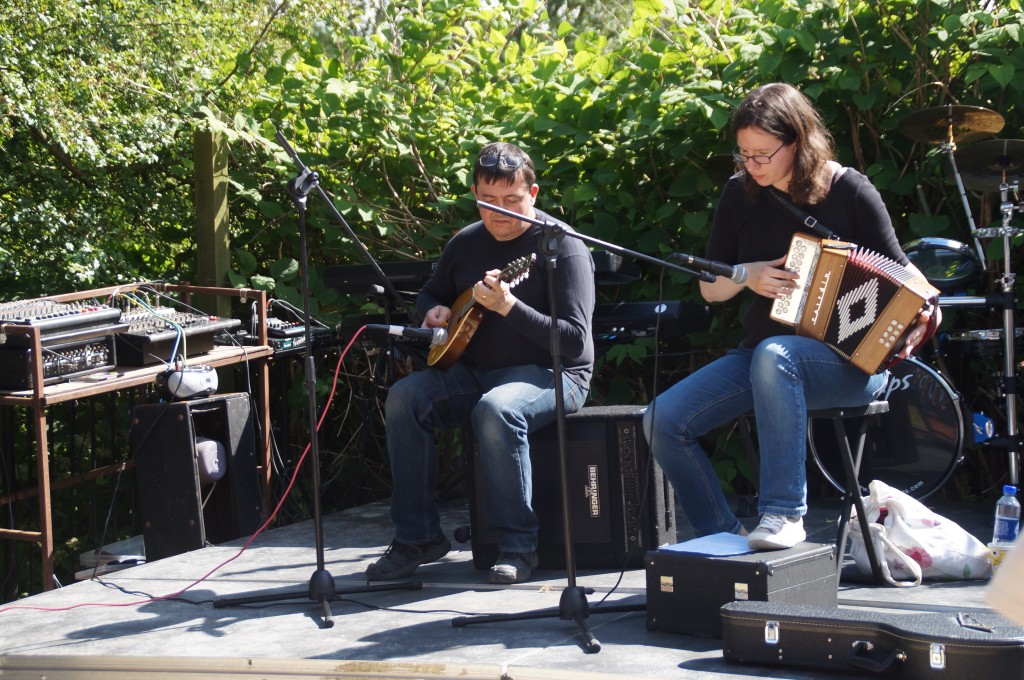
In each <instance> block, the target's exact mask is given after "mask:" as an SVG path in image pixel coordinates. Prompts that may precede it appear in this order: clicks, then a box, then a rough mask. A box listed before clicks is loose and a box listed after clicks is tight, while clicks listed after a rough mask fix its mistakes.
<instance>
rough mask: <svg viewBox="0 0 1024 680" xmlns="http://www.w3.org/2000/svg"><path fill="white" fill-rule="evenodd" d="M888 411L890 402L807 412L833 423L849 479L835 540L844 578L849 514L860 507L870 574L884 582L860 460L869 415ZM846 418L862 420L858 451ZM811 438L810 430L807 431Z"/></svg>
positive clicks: (858, 430) (858, 431)
mask: <svg viewBox="0 0 1024 680" xmlns="http://www.w3.org/2000/svg"><path fill="white" fill-rule="evenodd" d="M888 412H889V402H887V401H873V402H871V403H870V404H867V405H866V406H855V407H846V408H829V409H820V410H817V411H808V412H807V417H808V418H827V419H830V420H831V421H832V427H833V428H834V430H835V433H836V443H837V444H838V445H839V454H840V455H839V457H840V458H841V459H842V461H843V472H844V473H845V476H846V491H845V493H844V494H843V511H842V514H840V516H839V528H838V534H837V538H836V548H837V554H836V564H837V569H838V571H839V575H840V576H841V575H842V570H843V560H844V558H845V557H846V539H847V537H848V536H849V533H850V513H851V512H852V509H853V508H854V507H856V508H857V522H858V523H859V524H860V531H861V534H862V535H863V536H864V548H865V550H866V551H867V555H868V561H869V562H870V564H871V575H872V576H873V577H874V579H875V582H877V583H881V582H882V570H881V567H880V566H879V562H878V555H877V554H876V553H875V546H874V544H873V543H872V541H871V532H870V531H869V530H868V518H867V514H866V513H865V512H864V499H863V498H862V497H861V495H860V482H859V481H858V479H857V475H858V474H859V473H860V464H861V458H862V457H863V455H864V443H865V441H867V429H868V422H869V421H868V418H869V416H875V415H880V414H882V413H888ZM847 418H860V419H861V421H860V426H859V427H858V428H857V434H856V436H857V443H856V448H853V447H851V446H850V436H849V433H848V432H847V431H846V424H845V423H844V422H843V421H844V420H846V419H847ZM808 435H810V431H809V430H808Z"/></svg>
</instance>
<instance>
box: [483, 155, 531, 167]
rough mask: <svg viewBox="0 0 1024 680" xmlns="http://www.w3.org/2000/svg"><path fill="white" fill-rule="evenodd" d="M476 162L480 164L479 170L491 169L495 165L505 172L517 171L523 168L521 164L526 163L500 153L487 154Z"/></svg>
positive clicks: (524, 160)
mask: <svg viewBox="0 0 1024 680" xmlns="http://www.w3.org/2000/svg"><path fill="white" fill-rule="evenodd" d="M477 162H478V163H480V167H481V168H493V167H494V166H496V165H500V166H501V167H502V168H504V169H506V170H518V169H519V168H521V167H523V163H525V162H526V159H524V158H519V157H517V158H509V157H508V156H506V155H505V154H501V153H497V154H493V153H489V154H487V155H486V156H480V159H479V160H478V161H477Z"/></svg>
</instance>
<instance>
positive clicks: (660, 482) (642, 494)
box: [468, 406, 676, 569]
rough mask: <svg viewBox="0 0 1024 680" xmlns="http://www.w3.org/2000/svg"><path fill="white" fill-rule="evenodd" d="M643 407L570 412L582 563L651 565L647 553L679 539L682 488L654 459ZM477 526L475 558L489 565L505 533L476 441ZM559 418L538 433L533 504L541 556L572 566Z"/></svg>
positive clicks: (576, 539) (473, 502) (473, 522)
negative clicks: (486, 487)
mask: <svg viewBox="0 0 1024 680" xmlns="http://www.w3.org/2000/svg"><path fill="white" fill-rule="evenodd" d="M643 413H644V407H642V406H588V407H584V408H583V409H582V410H580V411H579V412H577V413H573V414H571V415H569V416H567V417H566V422H565V425H566V455H567V464H568V488H569V506H570V510H571V515H572V516H571V520H570V521H571V522H572V533H573V547H574V550H575V562H576V567H577V568H580V569H601V568H612V569H620V568H623V567H641V566H643V559H644V553H645V552H646V551H648V550H652V549H654V548H657V547H658V546H661V545H665V544H670V543H675V542H676V518H675V507H676V503H675V498H676V497H675V493H674V492H673V491H672V488H671V486H670V485H669V483H668V480H667V479H666V478H665V475H664V474H663V473H662V471H661V468H660V467H659V466H658V465H657V463H656V462H655V461H654V460H653V459H652V458H651V457H650V454H649V453H648V450H647V441H646V440H645V439H644V436H643V431H642V429H641V428H642V424H641V419H642V418H643ZM471 448H472V451H473V455H472V456H471V457H470V458H471V461H472V462H471V466H472V470H470V474H469V475H468V479H469V480H470V531H471V537H470V540H471V542H472V548H473V564H474V565H475V566H476V567H477V568H478V569H489V568H490V567H491V566H492V565H493V564H494V561H495V559H496V558H497V556H498V537H497V534H496V533H495V532H494V531H492V530H490V529H488V528H487V524H486V518H485V508H484V502H483V498H484V494H483V493H481V492H479V491H478V490H479V489H482V487H483V474H482V471H481V467H480V464H479V460H480V458H479V456H480V453H479V451H477V450H476V445H475V442H474V443H473V444H472V445H471ZM558 456H559V454H558V433H557V428H556V426H555V424H551V425H549V426H547V427H545V428H543V429H541V430H539V431H537V432H536V433H534V434H532V435H530V461H531V463H532V466H533V507H534V510H535V511H536V513H537V517H538V518H539V520H540V535H539V546H538V551H537V552H538V554H539V557H540V566H541V568H544V569H561V568H564V567H565V535H564V523H563V521H562V490H561V478H560V477H561V475H560V465H559V458H558Z"/></svg>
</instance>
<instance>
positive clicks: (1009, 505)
mask: <svg viewBox="0 0 1024 680" xmlns="http://www.w3.org/2000/svg"><path fill="white" fill-rule="evenodd" d="M1019 525H1020V502H1019V501H1018V500H1017V487H1015V486H1014V485H1013V484H1007V485H1005V486H1003V497H1002V498H1000V499H999V500H998V501H997V502H996V521H995V526H994V527H993V530H992V543H993V544H994V545H1006V546H1008V545H1012V544H1013V542H1014V541H1016V540H1017V528H1018V526H1019Z"/></svg>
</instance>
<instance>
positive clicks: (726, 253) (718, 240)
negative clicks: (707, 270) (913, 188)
mask: <svg viewBox="0 0 1024 680" xmlns="http://www.w3.org/2000/svg"><path fill="white" fill-rule="evenodd" d="M801 207H802V208H803V210H804V211H805V212H807V213H809V214H810V215H811V216H813V217H814V218H816V219H817V220H818V221H819V222H820V223H821V225H822V226H824V227H826V228H828V229H829V230H831V231H832V232H833V233H835V234H836V235H837V236H838V237H839V238H840V239H842V240H844V241H849V242H851V243H854V244H856V245H858V246H860V247H862V248H867V249H868V250H872V251H874V252H876V253H878V254H879V255H884V256H885V257H888V258H889V259H891V260H894V261H896V262H899V263H900V264H902V265H906V264H908V263H909V262H910V260H908V259H907V256H906V255H905V254H904V253H903V251H902V250H901V249H900V244H899V241H898V240H897V239H896V232H895V230H894V229H893V227H892V220H891V219H890V218H889V213H888V211H887V210H886V209H885V204H884V203H883V202H882V197H881V195H880V194H879V193H878V190H877V189H875V187H874V185H873V184H871V182H870V181H869V180H868V178H867V177H865V176H864V175H862V174H861V173H859V172H857V171H856V170H853V169H850V168H846V169H845V171H844V172H843V173H842V174H841V175H840V176H839V177H838V178H837V179H835V180H834V181H833V183H832V187H831V189H830V190H829V192H828V196H826V197H825V199H824V200H823V201H822V202H821V203H818V204H815V205H810V206H801ZM798 231H799V232H802V233H813V232H811V231H810V230H809V229H807V228H805V227H804V226H803V225H802V224H801V223H800V222H798V221H797V219H796V218H795V217H794V216H793V215H792V214H790V213H789V212H787V211H786V209H785V208H783V207H782V206H780V205H778V204H777V203H776V202H775V201H774V200H772V199H771V198H769V197H768V196H767V195H765V193H764V192H763V191H762V193H761V195H759V196H758V197H757V198H756V199H751V198H750V196H749V195H748V194H747V193H746V191H744V189H743V182H742V178H741V176H740V175H734V176H733V177H731V178H730V179H729V181H728V182H727V183H726V185H725V188H724V189H723V190H722V196H721V199H720V200H719V203H718V209H717V210H716V211H715V219H714V224H713V226H712V228H711V238H710V239H709V240H708V247H707V256H708V257H709V258H711V259H713V260H720V261H722V262H725V263H727V264H740V263H741V262H762V261H766V260H776V259H778V258H780V257H783V256H784V255H786V254H787V253H788V252H789V243H790V240H791V239H792V237H793V234H794V233H796V232H798ZM772 302H773V300H771V299H770V298H766V297H764V296H763V295H754V299H753V301H752V302H751V304H750V306H749V307H748V308H747V310H746V312H745V313H744V314H743V318H742V321H741V322H742V325H743V328H744V329H745V330H746V331H747V337H746V338H744V340H743V342H742V343H741V346H743V347H755V346H757V344H758V343H759V342H761V341H762V340H764V339H765V338H770V337H772V336H775V335H793V334H794V333H795V332H796V329H795V328H793V327H792V326H787V325H786V324H782V323H779V322H777V321H774V320H772V319H771V318H770V316H769V314H770V312H771V307H772Z"/></svg>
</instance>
